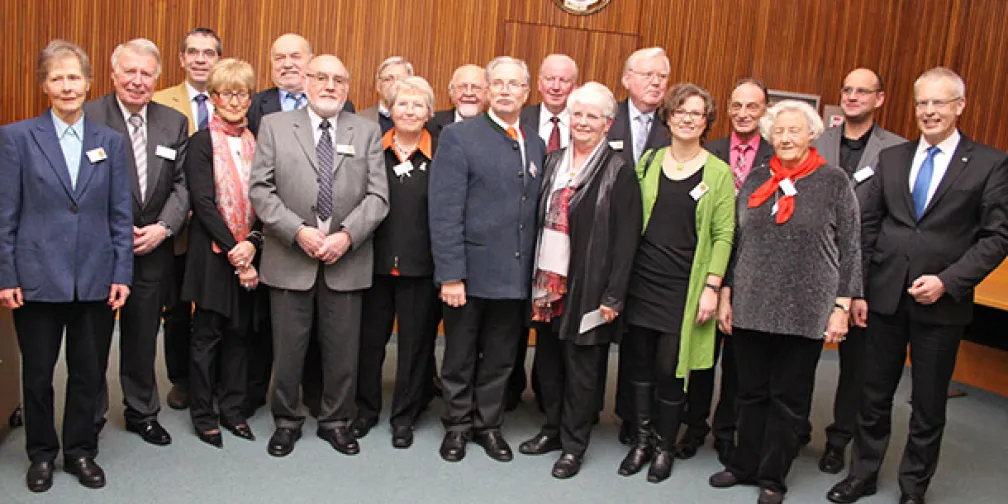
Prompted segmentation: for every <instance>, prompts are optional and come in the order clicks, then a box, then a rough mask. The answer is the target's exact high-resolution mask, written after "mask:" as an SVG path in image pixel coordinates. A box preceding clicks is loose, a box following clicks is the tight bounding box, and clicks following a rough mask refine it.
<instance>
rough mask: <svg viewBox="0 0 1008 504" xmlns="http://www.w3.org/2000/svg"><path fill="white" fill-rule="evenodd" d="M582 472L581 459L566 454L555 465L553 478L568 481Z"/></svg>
mask: <svg viewBox="0 0 1008 504" xmlns="http://www.w3.org/2000/svg"><path fill="white" fill-rule="evenodd" d="M580 470H581V457H579V456H577V455H575V454H573V453H564V454H563V455H561V456H560V458H558V459H557V461H556V462H554V463H553V472H552V474H553V477H554V478H556V479H567V478H570V477H572V476H574V475H575V474H577V473H578V472H579V471H580Z"/></svg>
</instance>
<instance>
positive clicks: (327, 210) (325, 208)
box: [315, 119, 333, 220]
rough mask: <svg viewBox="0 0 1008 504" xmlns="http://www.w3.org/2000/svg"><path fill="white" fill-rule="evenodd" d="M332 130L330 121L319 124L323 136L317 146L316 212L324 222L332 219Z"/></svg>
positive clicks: (325, 120)
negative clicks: (330, 132)
mask: <svg viewBox="0 0 1008 504" xmlns="http://www.w3.org/2000/svg"><path fill="white" fill-rule="evenodd" d="M330 128H332V124H330V123H329V119H323V120H322V124H319V129H321V130H322V134H321V135H319V141H318V145H316V146H315V156H316V157H318V204H317V205H316V206H315V211H316V212H317V213H318V216H319V219H322V220H327V219H329V217H332V203H333V201H332V184H333V145H332V136H330V135H329V129H330Z"/></svg>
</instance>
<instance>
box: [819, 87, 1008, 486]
mask: <svg viewBox="0 0 1008 504" xmlns="http://www.w3.org/2000/svg"><path fill="white" fill-rule="evenodd" d="M914 101H915V111H916V115H917V126H918V128H919V129H920V131H921V138H920V139H919V140H918V141H916V142H907V143H904V144H901V145H897V146H895V147H890V148H888V149H885V150H883V151H882V153H881V154H879V161H878V169H877V170H876V172H877V173H876V174H875V176H874V177H872V182H871V185H870V186H869V194H868V195H867V197H866V198H865V201H864V203H863V207H862V228H863V233H862V242H863V244H862V247H863V249H864V254H865V256H866V257H868V269H867V273H866V274H865V279H866V281H865V284H866V285H865V292H866V294H867V307H862V308H861V309H860V310H854V311H855V313H853V315H854V320H855V321H861V322H865V320H866V318H867V319H868V320H869V321H870V324H869V325H868V348H867V351H866V353H865V357H866V362H865V386H864V397H863V399H862V402H861V410H860V412H859V413H858V419H857V431H856V432H855V436H854V449H853V452H852V455H851V466H850V473H849V475H848V476H847V478H846V479H844V480H843V481H841V482H840V483H838V484H837V485H835V486H834V487H833V488H832V489H831V490H830V491H829V492H828V493H827V498H828V499H829V500H831V501H833V502H839V503H848V502H854V501H856V500H858V499H859V498H860V497H862V496H866V495H871V494H874V493H875V491H876V480H877V478H878V473H879V470H880V469H881V466H882V459H883V456H884V455H885V452H886V448H887V447H888V444H889V436H890V432H891V423H892V404H893V393H894V392H895V391H896V387H897V385H898V384H899V380H900V377H901V376H902V373H903V367H904V362H905V359H906V356H907V350H906V347H907V344H909V345H910V363H911V371H910V372H911V380H912V383H913V387H912V388H913V397H912V399H911V407H912V413H911V415H910V432H909V435H908V437H907V443H906V448H905V451H904V454H903V459H902V461H901V462H900V466H899V485H900V492H901V495H902V496H901V497H900V503H901V504H903V503H905V504H920V503H923V502H924V494H925V492H926V491H927V488H928V484H929V483H930V481H931V478H932V477H933V476H934V473H935V469H936V468H937V464H938V454H939V450H940V448H941V441H942V433H943V431H944V427H945V413H946V411H945V406H946V401H947V396H946V392H947V389H948V385H949V381H950V380H951V378H952V372H953V370H954V368H955V363H956V354H957V353H958V350H959V342H960V340H961V339H962V335H963V332H964V329H965V327H966V324H968V323H969V322H970V319H971V318H972V316H973V288H974V287H975V286H976V285H977V284H978V283H980V281H981V280H983V278H984V277H985V276H987V274H988V273H990V272H991V271H992V270H993V269H994V268H996V267H997V265H998V264H1000V263H1001V261H1002V260H1003V259H1004V258H1005V255H1006V253H1008V155H1006V154H1005V153H1004V152H1002V151H999V150H996V149H994V148H992V147H989V146H986V145H983V144H981V143H979V142H974V141H973V140H970V139H969V138H967V137H966V136H964V135H962V134H961V133H960V132H959V130H958V129H957V128H956V122H957V120H958V117H959V115H960V114H962V112H963V109H964V108H965V106H966V98H965V85H964V84H963V81H962V79H961V78H960V77H959V76H958V75H956V74H955V73H954V72H953V71H951V70H949V69H947V68H942V67H938V68H933V69H931V70H928V71H926V72H924V74H922V75H921V76H920V77H919V78H918V79H917V82H915V83H914ZM865 312H867V313H865Z"/></svg>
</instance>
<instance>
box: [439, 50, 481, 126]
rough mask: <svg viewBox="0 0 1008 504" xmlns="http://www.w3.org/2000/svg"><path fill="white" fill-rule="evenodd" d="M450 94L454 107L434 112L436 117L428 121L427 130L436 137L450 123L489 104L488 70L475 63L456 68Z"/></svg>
mask: <svg viewBox="0 0 1008 504" xmlns="http://www.w3.org/2000/svg"><path fill="white" fill-rule="evenodd" d="M448 96H449V97H450V98H451V102H452V108H450V109H446V110H439V111H437V112H434V117H432V118H431V120H430V121H427V131H430V133H431V135H433V136H434V137H438V136H440V135H441V130H442V129H444V127H445V126H448V125H449V124H452V123H456V122H459V121H464V120H466V119H469V118H470V117H476V116H478V115H480V114H481V113H483V110H484V109H486V106H487V81H486V71H485V70H483V67H481V66H478V65H473V64H466V65H462V66H460V67H458V68H456V69H455V72H453V73H452V78H451V82H449V83H448Z"/></svg>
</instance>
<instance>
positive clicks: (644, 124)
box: [633, 114, 651, 163]
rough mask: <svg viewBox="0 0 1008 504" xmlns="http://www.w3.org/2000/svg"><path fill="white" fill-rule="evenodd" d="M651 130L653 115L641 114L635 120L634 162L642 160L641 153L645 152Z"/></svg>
mask: <svg viewBox="0 0 1008 504" xmlns="http://www.w3.org/2000/svg"><path fill="white" fill-rule="evenodd" d="M650 132H651V116H647V115H643V114H641V115H639V116H637V120H636V121H634V132H633V154H634V163H637V161H640V157H641V154H644V145H645V144H647V137H648V133H650Z"/></svg>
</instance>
